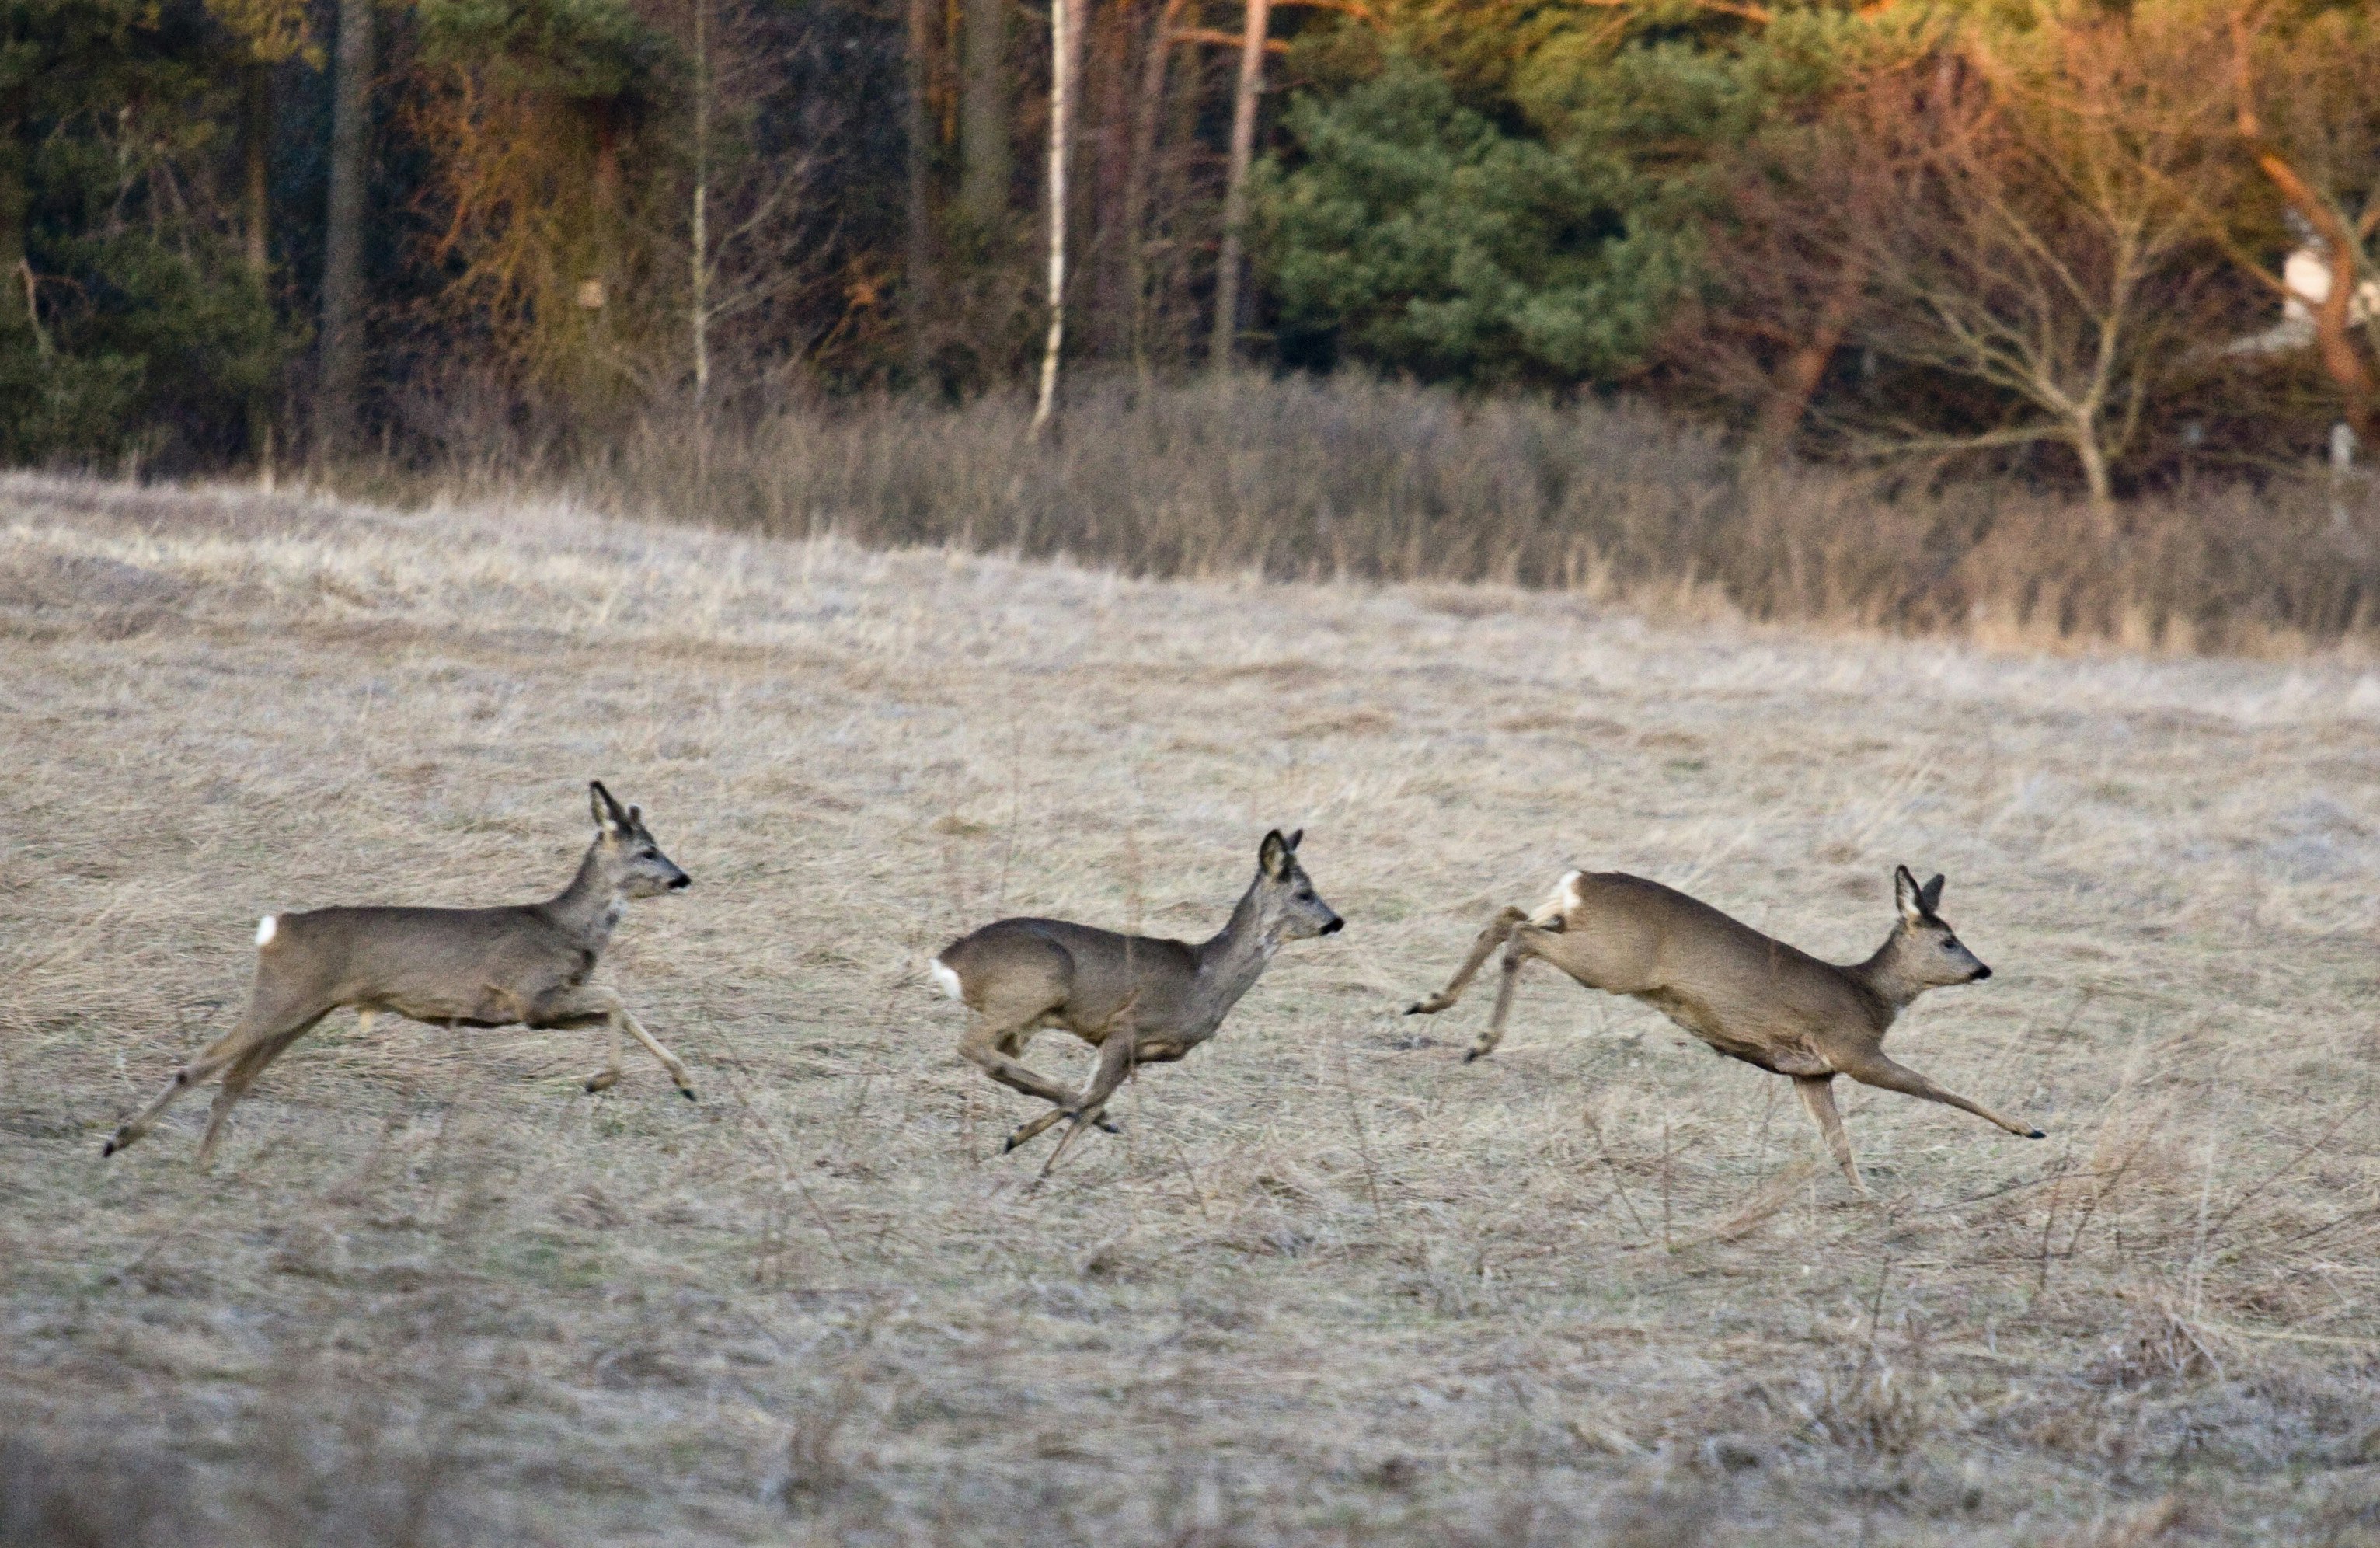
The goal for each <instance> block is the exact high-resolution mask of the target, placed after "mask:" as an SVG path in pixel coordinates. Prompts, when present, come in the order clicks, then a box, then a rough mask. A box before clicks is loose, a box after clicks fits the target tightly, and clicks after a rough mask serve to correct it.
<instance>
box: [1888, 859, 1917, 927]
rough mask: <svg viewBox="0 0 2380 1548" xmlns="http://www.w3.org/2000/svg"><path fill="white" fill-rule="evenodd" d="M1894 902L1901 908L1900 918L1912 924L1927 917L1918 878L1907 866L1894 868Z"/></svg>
mask: <svg viewBox="0 0 2380 1548" xmlns="http://www.w3.org/2000/svg"><path fill="white" fill-rule="evenodd" d="M1892 900H1893V902H1894V903H1896V904H1898V905H1899V906H1900V917H1901V918H1902V919H1904V920H1908V921H1909V922H1910V923H1912V924H1915V923H1916V922H1917V921H1918V920H1922V919H1924V918H1925V899H1924V898H1923V897H1922V896H1920V895H1919V893H1918V891H1917V878H1916V877H1914V876H1912V875H1911V874H1910V873H1909V868H1908V867H1907V866H1905V865H1901V866H1895V867H1893V871H1892Z"/></svg>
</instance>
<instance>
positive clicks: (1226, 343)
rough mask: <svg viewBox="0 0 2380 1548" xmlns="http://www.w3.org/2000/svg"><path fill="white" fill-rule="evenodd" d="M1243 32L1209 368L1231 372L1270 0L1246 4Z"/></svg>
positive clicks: (1225, 189) (1234, 101)
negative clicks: (1249, 182) (1213, 337)
mask: <svg viewBox="0 0 2380 1548" xmlns="http://www.w3.org/2000/svg"><path fill="white" fill-rule="evenodd" d="M1247 7H1248V14H1247V30H1246V31H1245V33H1243V34H1242V36H1241V39H1240V83H1239V89H1238V90H1237V91H1234V92H1233V94H1232V151H1231V160H1230V162H1229V163H1228V164H1227V165H1226V168H1225V171H1224V174H1223V250H1222V255H1221V257H1220V260H1219V261H1218V262H1217V263H1216V265H1215V342H1214V346H1213V347H1212V348H1211V349H1210V350H1209V351H1208V367H1209V369H1211V370H1214V371H1219V372H1223V371H1229V370H1231V369H1232V363H1233V354H1234V350H1235V347H1236V346H1237V345H1238V343H1239V336H1240V248H1241V242H1242V232H1243V229H1244V228H1245V226H1246V225H1247V219H1248V163H1249V161H1250V160H1251V159H1252V158H1253V157H1254V155H1255V153H1256V143H1257V91H1259V90H1261V89H1262V87H1263V84H1264V45H1265V32H1266V30H1267V29H1268V28H1269V26H1270V25H1271V21H1272V4H1271V0H1247Z"/></svg>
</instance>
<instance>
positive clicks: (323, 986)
mask: <svg viewBox="0 0 2380 1548" xmlns="http://www.w3.org/2000/svg"><path fill="white" fill-rule="evenodd" d="M260 933H263V932H262V931H260ZM599 950H600V947H598V946H597V945H592V944H590V943H588V942H584V941H581V940H578V939H576V938H574V937H573V936H572V935H571V934H570V933H569V932H566V931H565V930H563V929H562V928H560V927H559V926H557V925H556V924H554V923H553V921H552V920H548V919H547V918H546V917H545V916H544V913H543V911H542V910H541V909H540V908H538V907H537V906H534V905H530V906H526V907H519V908H319V909H315V910H314V911H312V912H310V913H303V914H283V915H280V916H277V917H276V918H275V919H274V920H273V929H272V931H271V932H270V935H269V937H268V938H265V939H263V940H261V942H260V944H259V945H258V947H257V982H258V987H259V989H260V990H261V991H262V992H265V993H271V994H273V996H274V997H275V998H276V999H279V998H283V997H287V998H291V999H296V998H309V999H319V1000H322V1002H324V1003H325V1004H327V1005H337V1006H371V1007H373V1008H376V1009H382V1010H389V1011H394V1012H395V1013H396V1014H398V1015H400V1016H406V1017H410V1018H413V1019H414V1020H417V1021H429V1022H448V1021H452V1022H463V1023H470V1024H477V1025H491V1026H502V1025H504V1024H505V1023H508V1022H513V1021H517V1020H520V1019H521V1018H523V1017H525V1016H527V1015H528V1014H529V1011H530V1008H531V1006H533V1005H534V1004H535V1003H536V1002H537V1000H538V999H539V997H540V996H541V995H543V994H546V993H551V992H553V990H555V989H559V988H564V987H567V986H569V985H572V984H576V983H581V982H584V981H586V979H587V976H588V974H589V973H590V972H592V971H593V970H594V967H595V962H596V957H597V955H598V952H599Z"/></svg>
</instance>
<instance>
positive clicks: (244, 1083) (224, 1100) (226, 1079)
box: [198, 1011, 330, 1166]
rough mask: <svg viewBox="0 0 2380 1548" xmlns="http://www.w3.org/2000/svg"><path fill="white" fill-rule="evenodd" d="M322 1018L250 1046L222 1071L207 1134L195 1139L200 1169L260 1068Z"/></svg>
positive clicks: (212, 1153) (208, 1119)
mask: <svg viewBox="0 0 2380 1548" xmlns="http://www.w3.org/2000/svg"><path fill="white" fill-rule="evenodd" d="M322 1014H323V1016H327V1015H329V1014H330V1013H329V1012H328V1011H325V1012H323V1013H322ZM320 1020H322V1016H317V1017H315V1018H313V1019H312V1020H310V1021H308V1022H306V1023H305V1024H304V1025H303V1026H299V1027H293V1028H291V1029H289V1030H287V1031H285V1032H282V1033H280V1034H278V1035H277V1036H274V1037H271V1038H267V1039H265V1040H264V1041H263V1042H256V1043H252V1044H250V1045H249V1048H248V1049H247V1051H246V1052H244V1053H242V1054H240V1055H239V1057H238V1058H237V1059H234V1060H233V1061H232V1064H231V1067H230V1068H229V1069H226V1070H225V1071H224V1076H223V1084H222V1085H220V1086H218V1087H216V1088H215V1100H214V1105H213V1106H212V1108H210V1109H209V1110H208V1112H207V1131H206V1133H205V1134H203V1135H201V1136H200V1139H199V1159H198V1164H200V1166H204V1165H205V1164H207V1163H208V1162H209V1161H211V1160H212V1159H213V1157H214V1153H215V1141H216V1140H220V1139H222V1138H223V1128H224V1121H225V1119H227V1118H229V1117H230V1116H231V1110H232V1109H233V1108H235V1107H237V1106H238V1105H239V1101H240V1098H242V1097H244V1096H246V1095H247V1094H248V1089H249V1087H250V1086H253V1085H254V1084H256V1078H257V1077H258V1076H260V1075H261V1074H263V1073H264V1067H265V1066H267V1065H269V1064H271V1063H272V1062H273V1060H275V1059H277V1058H279V1057H281V1055H282V1054H286V1053H287V1052H289V1045H290V1044H291V1043H294V1042H297V1040H298V1039H299V1038H301V1037H304V1036H305V1035H306V1034H307V1033H308V1032H310V1031H312V1030H314V1025H315V1023H316V1022H319V1021H320Z"/></svg>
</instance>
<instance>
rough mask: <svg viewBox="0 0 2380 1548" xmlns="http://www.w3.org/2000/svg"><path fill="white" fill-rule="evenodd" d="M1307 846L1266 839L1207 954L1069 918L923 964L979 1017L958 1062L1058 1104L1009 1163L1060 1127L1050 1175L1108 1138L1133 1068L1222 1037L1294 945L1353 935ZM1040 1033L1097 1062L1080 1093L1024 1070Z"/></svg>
mask: <svg viewBox="0 0 2380 1548" xmlns="http://www.w3.org/2000/svg"><path fill="white" fill-rule="evenodd" d="M1303 837H1305V830H1304V829H1300V830H1298V831H1297V832H1296V833H1293V834H1291V835H1289V836H1288V837H1287V838H1283V837H1282V836H1281V834H1280V832H1279V830H1275V831H1274V832H1271V833H1269V834H1267V835H1265V836H1264V843H1263V844H1262V845H1261V846H1260V847H1258V849H1257V876H1256V880H1255V881H1254V882H1252V883H1250V884H1249V885H1248V890H1247V891H1246V893H1245V894H1244V895H1242V896H1241V898H1240V901H1239V906H1238V907H1237V908H1233V910H1232V917H1231V920H1230V922H1228V923H1226V924H1225V925H1224V926H1223V928H1222V930H1221V931H1220V932H1218V933H1217V934H1216V935H1215V936H1214V937H1213V938H1212V939H1210V940H1208V941H1207V942H1205V943H1204V944H1203V945H1195V946H1194V945H1189V944H1188V943H1186V942H1183V941H1166V940H1158V939H1155V938H1153V937H1150V936H1147V935H1120V934H1117V933H1116V932H1113V931H1108V930H1095V929H1093V928H1092V927H1091V926H1089V925H1087V924H1070V923H1068V922H1066V921H1065V920H1042V919H1008V920H998V921H996V922H994V923H991V924H987V925H985V926H984V927H983V928H982V929H980V930H978V931H977V932H975V933H973V934H971V935H967V936H965V937H963V938H961V939H959V940H956V941H953V942H952V943H951V944H950V945H947V946H945V947H943V948H942V953H941V956H939V957H935V958H934V959H933V960H932V961H931V962H929V963H928V964H927V969H928V971H929V972H930V973H931V974H932V976H933V979H934V981H935V982H936V983H937V984H939V985H940V986H941V991H942V993H944V994H947V995H949V996H950V997H951V998H952V999H953V1000H958V1001H961V1002H963V1003H964V1004H965V1006H967V1008H968V1009H969V1010H971V1011H973V1012H974V1013H975V1017H974V1024H973V1025H972V1026H971V1027H970V1028H969V1030H968V1031H967V1034H966V1037H965V1041H963V1042H961V1043H960V1044H959V1053H960V1054H961V1055H963V1056H964V1057H965V1058H966V1059H968V1060H970V1061H972V1062H973V1063H975V1064H977V1065H980V1066H981V1067H983V1072H984V1073H985V1074H986V1075H989V1076H990V1077H991V1078H992V1079H994V1080H997V1081H999V1082H1000V1083H1001V1084H1002V1085H1003V1086H1008V1087H1011V1088H1013V1089H1014V1090H1016V1091H1023V1092H1024V1093H1025V1094H1026V1095H1027V1096H1038V1097H1039V1098H1040V1099H1041V1100H1042V1101H1044V1102H1047V1103H1050V1104H1051V1105H1050V1111H1049V1112H1047V1113H1045V1114H1043V1115H1040V1116H1039V1117H1038V1118H1034V1119H1032V1120H1031V1121H1029V1122H1027V1123H1025V1124H1022V1125H1019V1126H1018V1127H1017V1128H1016V1129H1015V1131H1014V1132H1013V1133H1012V1134H1010V1135H1009V1137H1008V1142H1007V1143H1006V1144H1004V1145H1002V1147H1001V1149H1002V1152H1007V1151H1013V1150H1014V1149H1015V1148H1016V1147H1017V1146H1019V1145H1022V1144H1024V1143H1025V1142H1026V1140H1031V1139H1032V1138H1033V1137H1034V1136H1036V1135H1038V1134H1039V1133H1041V1132H1042V1131H1043V1130H1045V1129H1047V1128H1049V1127H1050V1126H1051V1125H1053V1124H1055V1123H1058V1122H1059V1121H1061V1120H1065V1121H1066V1123H1067V1126H1068V1127H1067V1129H1066V1132H1065V1133H1064V1134H1063V1135H1062V1136H1061V1137H1060V1139H1059V1141H1058V1148H1057V1150H1056V1151H1054V1152H1051V1154H1050V1162H1051V1164H1055V1163H1056V1161H1057V1159H1058V1157H1059V1156H1060V1155H1062V1154H1063V1153H1064V1152H1065V1149H1066V1147H1067V1146H1068V1145H1069V1144H1071V1143H1073V1141H1074V1138H1075V1134H1076V1133H1077V1132H1079V1131H1080V1129H1081V1128H1082V1126H1083V1125H1085V1124H1096V1125H1098V1126H1099V1127H1102V1128H1106V1129H1109V1130H1110V1132H1113V1126H1112V1125H1111V1124H1110V1123H1109V1122H1108V1121H1107V1119H1106V1116H1105V1113H1106V1109H1107V1104H1108V1099H1109V1098H1110V1097H1111V1096H1113V1095H1114V1094H1115V1091H1116V1088H1117V1087H1119V1086H1121V1085H1123V1081H1124V1077H1126V1076H1127V1075H1129V1074H1131V1073H1132V1069H1133V1067H1134V1066H1135V1065H1152V1064H1164V1063H1168V1062H1170V1061H1172V1060H1175V1059H1179V1058H1181V1057H1183V1056H1184V1054H1188V1053H1189V1052H1190V1050H1192V1049H1193V1048H1196V1047H1197V1046H1198V1045H1199V1044H1200V1043H1202V1042H1206V1041H1207V1040H1208V1038H1210V1037H1212V1036H1214V1035H1215V1030H1216V1029H1217V1028H1218V1027H1220V1026H1221V1025H1222V1023H1223V1018H1224V1017H1226V1016H1228V1015H1229V1014H1231V1009H1232V1007H1233V1006H1234V1005H1237V1004H1238V1003H1239V1000H1240V996H1241V995H1243V994H1245V993H1247V992H1248V991H1249V989H1251V988H1252V987H1254V986H1255V984H1256V981H1257V979H1258V978H1259V977H1261V976H1262V975H1263V973H1264V970H1265V969H1266V968H1267V967H1268V966H1269V965H1270V964H1271V962H1272V958H1273V954H1274V953H1275V952H1277V951H1279V950H1280V949H1281V946H1282V945H1284V944H1285V943H1287V942H1290V941H1296V940H1303V939H1305V937H1307V936H1311V935H1330V934H1335V933H1337V932H1339V931H1340V930H1341V929H1342V928H1343V927H1344V926H1345V924H1346V922H1347V921H1346V920H1342V919H1341V918H1340V917H1339V916H1338V915H1337V914H1336V913H1334V912H1333V911H1332V910H1331V908H1330V905H1329V904H1328V903H1325V902H1323V901H1322V899H1321V897H1320V896H1318V895H1317V894H1316V893H1315V890H1314V884H1313V882H1312V881H1311V880H1309V879H1308V878H1307V876H1306V874H1305V868H1304V867H1303V866H1301V865H1299V864H1298V862H1297V844H1298V840H1299V839H1301V838H1303ZM1044 1027H1058V1028H1062V1029H1063V1030H1066V1031H1069V1032H1072V1033H1074V1034H1075V1036H1076V1037H1078V1038H1081V1039H1082V1040H1083V1041H1084V1042H1087V1043H1089V1044H1091V1045H1092V1046H1093V1047H1095V1048H1097V1049H1098V1050H1099V1066H1098V1068H1097V1069H1096V1070H1095V1071H1094V1073H1093V1074H1092V1076H1091V1080H1090V1084H1089V1085H1087V1086H1086V1087H1085V1088H1084V1089H1083V1090H1082V1091H1068V1090H1067V1089H1066V1088H1065V1087H1063V1086H1062V1085H1060V1084H1059V1083H1058V1082H1057V1081H1055V1080H1052V1079H1049V1078H1048V1077H1047V1076H1044V1075H1040V1074H1037V1073H1036V1072H1035V1071H1034V1070H1033V1069H1032V1068H1030V1067H1027V1066H1026V1064H1025V1063H1024V1062H1023V1059H1024V1054H1025V1049H1026V1044H1028V1043H1029V1042H1032V1040H1033V1034H1034V1033H1035V1032H1037V1031H1038V1030H1041V1029H1042V1028H1044ZM1043 1170H1044V1171H1045V1172H1046V1171H1047V1170H1048V1168H1047V1167H1044V1168H1043Z"/></svg>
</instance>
